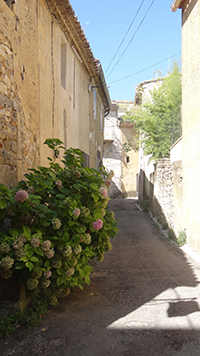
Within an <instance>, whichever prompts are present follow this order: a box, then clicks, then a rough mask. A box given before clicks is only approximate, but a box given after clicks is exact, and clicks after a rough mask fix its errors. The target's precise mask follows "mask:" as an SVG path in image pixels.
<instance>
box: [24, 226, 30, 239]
mask: <svg viewBox="0 0 200 356" xmlns="http://www.w3.org/2000/svg"><path fill="white" fill-rule="evenodd" d="M23 232H24V236H26V237H28V238H31V229H30V228H29V227H28V226H25V225H23Z"/></svg>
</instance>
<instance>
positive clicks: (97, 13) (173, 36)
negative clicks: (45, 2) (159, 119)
mask: <svg viewBox="0 0 200 356" xmlns="http://www.w3.org/2000/svg"><path fill="white" fill-rule="evenodd" d="M172 2H173V0H123V1H121V0H101V1H97V0H70V3H71V5H72V7H73V9H74V11H75V14H76V16H77V17H78V20H79V21H80V24H81V26H82V28H83V29H84V31H85V36H86V38H87V40H88V42H89V44H90V47H91V49H92V52H93V55H94V57H95V58H98V59H99V60H100V62H101V65H102V68H103V71H104V75H105V78H106V83H107V86H108V90H109V93H110V97H111V99H112V100H134V95H135V87H136V86H137V85H138V84H139V83H141V82H143V81H145V80H149V79H152V78H155V77H156V76H158V71H161V72H162V73H163V75H166V74H167V71H168V70H169V69H170V65H171V63H172V61H173V59H175V60H181V11H180V10H177V11H176V12H175V13H174V12H172V11H171V10H170V7H171V4H172ZM140 6H141V7H140ZM139 8H140V10H139ZM148 9H149V11H148ZM138 11H139V12H138ZM137 12H138V15H137V16H136V14H137ZM135 17H136V18H135ZM134 18H135V20H134ZM133 20H134V22H133ZM132 22H133V24H132V26H131V28H130V30H129V32H128V34H127V36H126V38H125V40H124V42H123V44H122V46H121V47H120V49H119V52H118V54H117V55H116V57H115V59H114V61H113V62H112V64H111V65H110V63H111V60H112V58H113V56H114V55H115V53H116V51H117V49H118V47H119V46H120V43H121V42H122V40H123V38H124V36H125V34H126V32H127V31H128V28H129V27H130V25H131V23H132ZM132 38H133V39H132ZM131 39H132V40H131ZM129 42H130V44H129ZM128 44H129V45H128ZM126 48H127V49H126ZM124 51H125V53H124V54H123V56H122V58H121V59H120V61H119V63H118V64H117V65H116V63H117V61H118V60H119V58H120V57H121V55H122V53H123V52H124ZM179 52H180V53H179ZM177 53H179V54H177ZM175 54H176V55H175ZM171 56H173V57H172V58H169V57H171ZM165 59H167V60H166V61H164V62H162V63H160V64H157V65H155V66H154V64H156V63H158V62H160V61H163V60H165ZM109 65H110V67H109V69H108V70H107V68H108V66H109ZM114 66H115V68H114V69H113V67H114ZM150 66H152V68H149V69H146V68H148V67H150ZM144 69H146V70H144ZM112 70H113V71H112ZM111 71H112V73H110V72H111ZM140 71H141V72H140ZM137 72H140V73H138V74H135V73H137ZM128 76H129V77H128ZM125 77H128V78H126V79H123V80H121V79H122V78H125Z"/></svg>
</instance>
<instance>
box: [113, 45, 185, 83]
mask: <svg viewBox="0 0 200 356" xmlns="http://www.w3.org/2000/svg"><path fill="white" fill-rule="evenodd" d="M180 53H181V51H180V52H177V53H175V54H173V55H172V56H170V57H167V58H165V59H163V60H162V61H160V62H157V63H154V64H152V65H151V66H149V67H146V68H144V69H141V70H139V71H138V72H135V73H133V74H130V75H127V76H126V77H123V78H121V79H117V80H114V81H113V82H111V83H109V84H108V85H111V84H113V83H117V82H120V81H121V80H124V79H127V78H130V77H133V76H134V75H136V74H139V73H142V72H145V70H147V69H150V68H153V67H155V66H157V65H158V64H160V63H163V62H165V61H167V60H168V59H170V58H172V57H175V56H177V55H178V54H180Z"/></svg>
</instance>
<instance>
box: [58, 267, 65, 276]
mask: <svg viewBox="0 0 200 356" xmlns="http://www.w3.org/2000/svg"><path fill="white" fill-rule="evenodd" d="M56 272H57V273H58V274H59V275H60V276H62V275H63V273H64V271H63V269H62V268H57V270H56Z"/></svg>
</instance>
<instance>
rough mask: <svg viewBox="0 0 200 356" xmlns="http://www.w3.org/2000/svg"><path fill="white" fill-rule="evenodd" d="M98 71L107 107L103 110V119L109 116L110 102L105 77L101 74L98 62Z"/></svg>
mask: <svg viewBox="0 0 200 356" xmlns="http://www.w3.org/2000/svg"><path fill="white" fill-rule="evenodd" d="M98 70H99V78H100V82H101V85H102V90H103V92H104V95H105V97H106V101H107V107H106V108H105V110H104V117H106V116H107V115H108V114H109V112H110V110H111V100H110V95H109V92H108V88H107V85H106V81H105V77H104V74H103V69H102V67H101V63H100V62H99V63H98Z"/></svg>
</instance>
